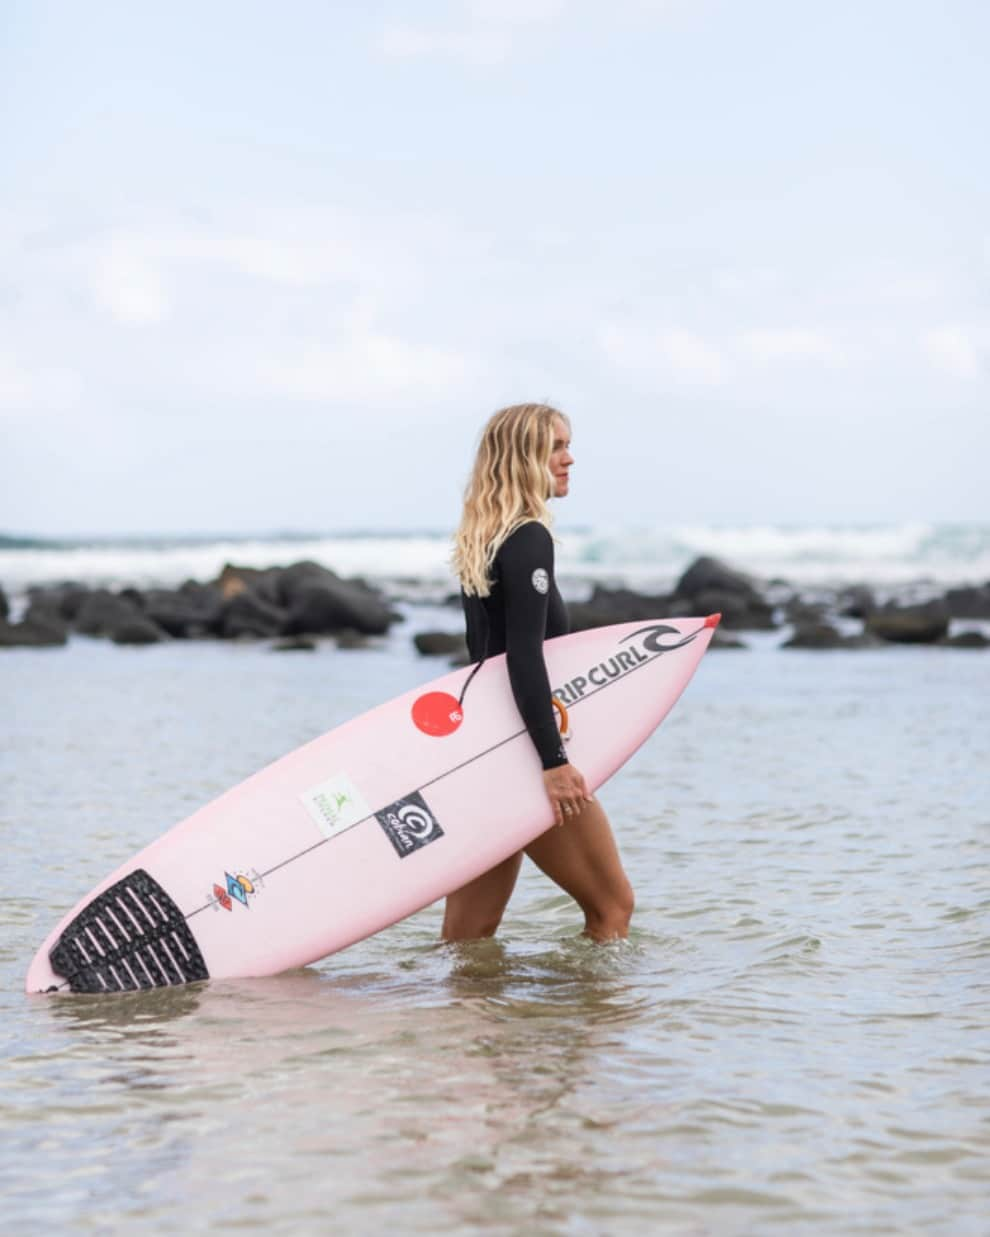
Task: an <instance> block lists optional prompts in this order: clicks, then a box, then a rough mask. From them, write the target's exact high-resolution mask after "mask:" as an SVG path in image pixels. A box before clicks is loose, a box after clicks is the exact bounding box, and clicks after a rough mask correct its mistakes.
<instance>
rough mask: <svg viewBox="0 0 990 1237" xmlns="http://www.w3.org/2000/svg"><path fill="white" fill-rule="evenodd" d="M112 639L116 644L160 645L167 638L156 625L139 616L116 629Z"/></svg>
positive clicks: (126, 620) (127, 620)
mask: <svg viewBox="0 0 990 1237" xmlns="http://www.w3.org/2000/svg"><path fill="white" fill-rule="evenodd" d="M110 639H111V640H112V641H113V642H114V644H159V643H160V642H161V641H162V640H165V639H167V636H166V635H165V632H164V631H162V629H161V628H160V627H159V626H158V625H157V624H156V623H153V622H152V621H151V620H150V619H148V618H144V617H143V616H142V615H138V616H137V617H135V618H129V619H125V620H124V621H123V622H122V623H120V624H119V625H118V626H117V627H115V628H114V630H113V632H112V634H111V636H110Z"/></svg>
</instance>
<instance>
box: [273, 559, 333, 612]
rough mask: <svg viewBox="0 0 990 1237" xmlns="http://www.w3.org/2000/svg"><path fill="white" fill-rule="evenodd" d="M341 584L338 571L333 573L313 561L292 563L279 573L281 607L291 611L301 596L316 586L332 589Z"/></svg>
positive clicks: (278, 584)
mask: <svg viewBox="0 0 990 1237" xmlns="http://www.w3.org/2000/svg"><path fill="white" fill-rule="evenodd" d="M339 582H340V576H339V575H337V573H336V571H331V570H330V568H329V567H324V566H323V565H322V564H321V563H314V562H313V561H312V559H304V560H303V561H302V562H299V563H292V564H291V565H290V566H288V567H283V568H282V570H281V571H280V572H279V575H278V582H277V588H278V603H279V605H280V606H285V608H286V609H287V610H288V609H291V608H292V606H293V605H294V604H295V603H296V602H297V601H298V600H299V598H300V596H301V595H302V594H303V593H304V592H306V591H307V590H308V589H310V588H312V587H313V586H314V585H323V586H324V587H326V588H332V587H333V585H334V584H337V583H339Z"/></svg>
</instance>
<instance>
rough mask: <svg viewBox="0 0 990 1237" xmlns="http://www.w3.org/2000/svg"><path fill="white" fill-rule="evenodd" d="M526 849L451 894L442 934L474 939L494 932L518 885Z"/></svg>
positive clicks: (445, 912) (448, 898)
mask: <svg viewBox="0 0 990 1237" xmlns="http://www.w3.org/2000/svg"><path fill="white" fill-rule="evenodd" d="M521 866H522V851H520V852H519V853H518V854H516V855H510V856H509V858H508V859H504V860H503V861H502V862H501V863H500V864H498V865H497V866H496V867H494V868H492V869H491V871H489V872H485V873H484V875H482V876H478V877H476V878H475V879H474V880H473V881H470V882H469V883H468V884H466V885H465V886H463V888H461V889H458V890H457V892H456V893H452V894H450V895H448V897H447V907H446V910H445V911H444V916H443V932H442V936H443V939H444V940H445V941H474V940H477V939H478V938H479V937H482V936H494V935H495V932H496V930H497V928H498V925H499V924H500V923H501V922H502V914H503V912H504V910H505V908H506V906H507V905H508V901H509V898H510V897H511V896H512V891H513V889H514V888H515V887H516V877H517V876H518V875H519V869H520V867H521Z"/></svg>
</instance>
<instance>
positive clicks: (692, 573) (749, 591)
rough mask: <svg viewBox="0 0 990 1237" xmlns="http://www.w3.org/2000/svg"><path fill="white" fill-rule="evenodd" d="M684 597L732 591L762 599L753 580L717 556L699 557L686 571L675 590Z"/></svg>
mask: <svg viewBox="0 0 990 1237" xmlns="http://www.w3.org/2000/svg"><path fill="white" fill-rule="evenodd" d="M674 592H675V593H679V594H680V595H681V596H682V597H697V596H699V595H700V594H701V593H723V594H724V593H732V594H734V595H736V596H737V597H741V598H744V599H745V600H746V601H751V602H756V601H762V598H761V597H760V594H759V593H758V592H757V591H756V588H755V586H754V585H753V581H752V580H751V579H750V578H749V576H745V575H743V574H742V572H741V571H734V570H733V569H732V568H731V567H729V566H727V565H726V564H725V563H723V562H721V561H720V560H719V559H717V558H709V557H702V558H697V559H695V561H694V562H693V563H692V564H691V566H690V567H689V568H688V569H687V571H685V572H684V574H683V575H682V576H681V578H680V579H679V580H678V582H677V587H676V589H675V590H674Z"/></svg>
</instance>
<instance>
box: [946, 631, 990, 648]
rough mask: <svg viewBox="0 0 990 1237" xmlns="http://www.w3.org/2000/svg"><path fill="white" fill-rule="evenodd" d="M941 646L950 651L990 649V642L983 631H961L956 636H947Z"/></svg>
mask: <svg viewBox="0 0 990 1237" xmlns="http://www.w3.org/2000/svg"><path fill="white" fill-rule="evenodd" d="M939 644H940V645H943V646H944V647H945V648H949V649H985V648H990V640H988V639H987V637H986V636H985V635H984V634H983V632H982V631H961V632H959V634H958V635H955V636H946V637H945V639H944V640H939Z"/></svg>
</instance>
